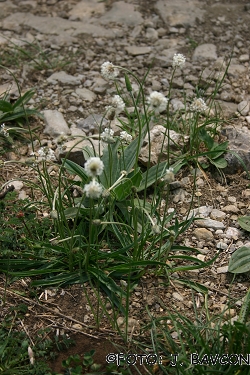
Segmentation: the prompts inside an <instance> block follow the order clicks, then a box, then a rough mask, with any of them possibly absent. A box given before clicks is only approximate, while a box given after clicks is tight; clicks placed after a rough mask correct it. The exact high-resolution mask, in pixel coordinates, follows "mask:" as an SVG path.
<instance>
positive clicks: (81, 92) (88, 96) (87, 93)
mask: <svg viewBox="0 0 250 375" xmlns="http://www.w3.org/2000/svg"><path fill="white" fill-rule="evenodd" d="M76 94H77V95H78V96H80V98H81V99H83V100H86V101H87V102H90V103H92V102H93V101H94V100H95V99H96V94H95V93H94V92H93V91H91V90H89V89H86V88H82V89H80V88H78V89H76Z"/></svg>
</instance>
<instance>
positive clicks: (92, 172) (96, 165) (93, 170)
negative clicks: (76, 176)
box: [84, 157, 104, 177]
mask: <svg viewBox="0 0 250 375" xmlns="http://www.w3.org/2000/svg"><path fill="white" fill-rule="evenodd" d="M84 169H85V172H86V174H87V175H88V176H89V177H96V176H100V175H101V174H102V172H103V169H104V164H103V162H102V160H101V159H100V158H98V157H92V158H89V159H88V160H87V161H86V163H85V164H84Z"/></svg>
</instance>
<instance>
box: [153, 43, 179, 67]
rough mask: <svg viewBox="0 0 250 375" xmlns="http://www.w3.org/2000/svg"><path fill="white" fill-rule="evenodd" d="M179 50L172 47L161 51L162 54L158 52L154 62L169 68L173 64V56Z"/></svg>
mask: <svg viewBox="0 0 250 375" xmlns="http://www.w3.org/2000/svg"><path fill="white" fill-rule="evenodd" d="M177 52H178V50H177V48H176V47H170V48H168V49H163V50H162V51H161V52H160V55H159V54H157V55H156V56H154V62H155V64H158V65H160V66H161V67H162V68H167V67H170V66H172V64H173V57H174V54H175V53H177Z"/></svg>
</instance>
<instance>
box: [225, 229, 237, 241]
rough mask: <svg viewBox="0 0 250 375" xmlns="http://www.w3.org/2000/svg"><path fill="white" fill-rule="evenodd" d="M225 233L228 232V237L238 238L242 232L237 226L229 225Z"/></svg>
mask: <svg viewBox="0 0 250 375" xmlns="http://www.w3.org/2000/svg"><path fill="white" fill-rule="evenodd" d="M225 234H226V236H227V238H233V239H234V240H238V238H239V237H240V234H241V232H240V230H239V229H237V228H233V227H228V228H227V230H226V233H225Z"/></svg>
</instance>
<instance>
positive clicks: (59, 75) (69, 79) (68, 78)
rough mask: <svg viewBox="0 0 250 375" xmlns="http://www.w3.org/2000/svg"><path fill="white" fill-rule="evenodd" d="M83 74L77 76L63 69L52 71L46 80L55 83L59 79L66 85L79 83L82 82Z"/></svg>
mask: <svg viewBox="0 0 250 375" xmlns="http://www.w3.org/2000/svg"><path fill="white" fill-rule="evenodd" d="M82 79H83V76H82V75H79V76H78V77H75V76H72V75H69V74H67V73H66V72H64V71H61V72H56V73H53V74H52V75H51V76H50V77H48V78H47V81H48V82H50V83H55V82H56V81H59V82H61V83H65V84H68V85H80V84H81V82H82Z"/></svg>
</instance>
